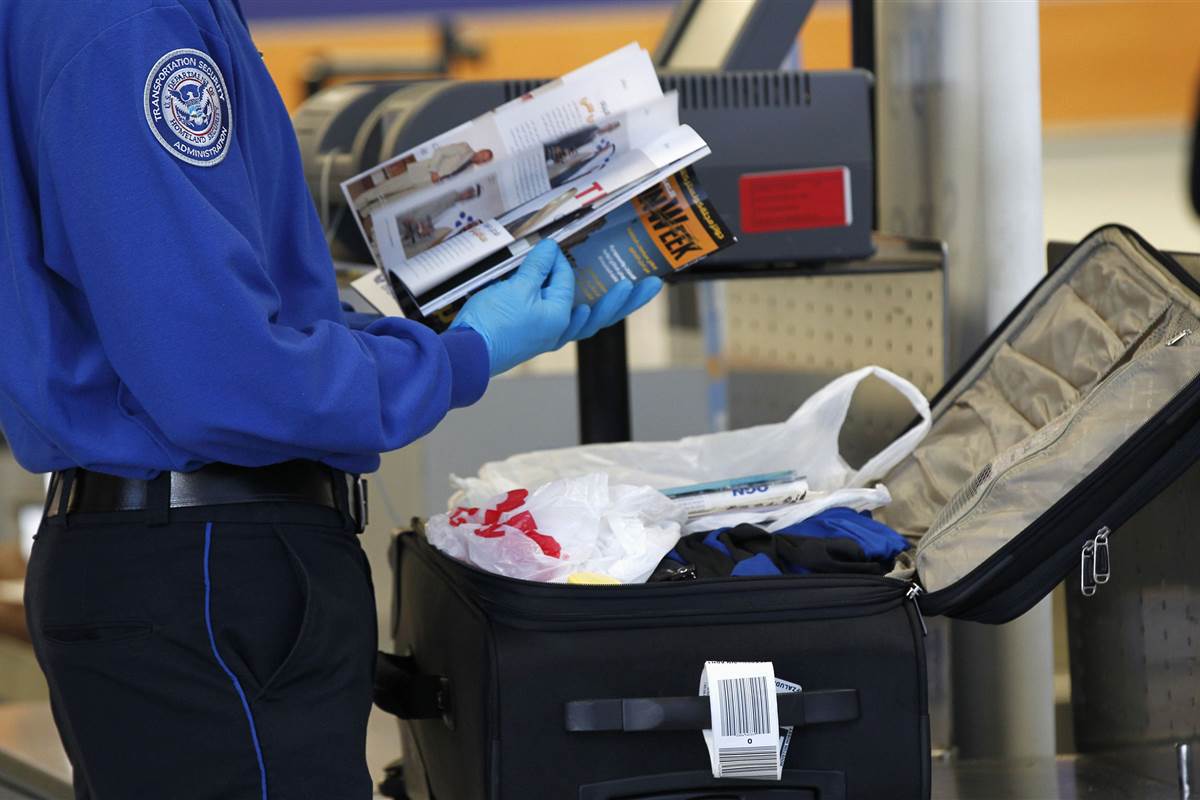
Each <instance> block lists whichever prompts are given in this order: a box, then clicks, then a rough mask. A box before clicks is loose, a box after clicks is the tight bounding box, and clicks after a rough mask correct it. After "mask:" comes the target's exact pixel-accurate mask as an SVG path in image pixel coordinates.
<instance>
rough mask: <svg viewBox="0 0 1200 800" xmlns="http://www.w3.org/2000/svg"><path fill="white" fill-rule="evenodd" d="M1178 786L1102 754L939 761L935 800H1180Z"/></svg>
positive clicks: (934, 766) (934, 787)
mask: <svg viewBox="0 0 1200 800" xmlns="http://www.w3.org/2000/svg"><path fill="white" fill-rule="evenodd" d="M1176 797H1177V794H1176V790H1175V787H1174V786H1173V785H1172V784H1170V783H1167V782H1164V781H1159V780H1154V779H1151V778H1146V777H1142V776H1140V775H1137V774H1135V773H1133V772H1130V771H1129V770H1127V769H1125V768H1123V767H1122V766H1121V765H1118V764H1115V763H1113V762H1111V761H1108V760H1106V759H1104V758H1101V757H1098V756H1060V757H1058V758H1031V759H1014V760H1008V761H998V760H997V761H989V760H979V761H962V762H957V763H955V762H953V761H951V762H935V763H934V765H933V798H932V800H1083V799H1084V798H1086V800H1176Z"/></svg>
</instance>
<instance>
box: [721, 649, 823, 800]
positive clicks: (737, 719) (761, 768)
mask: <svg viewBox="0 0 1200 800" xmlns="http://www.w3.org/2000/svg"><path fill="white" fill-rule="evenodd" d="M710 687H712V691H711V692H710ZM798 691H800V687H799V686H797V685H796V684H794V683H791V682H790V681H782V680H777V679H776V678H775V665H774V664H772V663H771V662H769V661H767V662H728V661H708V662H705V664H704V670H703V672H701V674H700V696H701V697H708V699H709V710H710V713H711V715H712V727H711V728H708V729H705V731H704V743H705V745H706V746H707V748H708V757H709V761H710V762H711V764H712V774H713V777H714V778H743V779H754V780H771V781H777V780H779V779H780V778H781V777H782V776H783V762H784V759H785V758H786V757H787V748H788V745H789V744H790V743H791V738H792V728H791V727H787V728H784V729H783V737H782V739H781V738H780V729H779V705H778V703H777V701H776V699H775V695H776V693H777V692H785V693H788V692H798Z"/></svg>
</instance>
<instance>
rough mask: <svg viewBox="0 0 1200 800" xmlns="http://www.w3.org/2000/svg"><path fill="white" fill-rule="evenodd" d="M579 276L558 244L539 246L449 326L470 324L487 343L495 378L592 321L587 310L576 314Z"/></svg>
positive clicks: (547, 242)
mask: <svg viewBox="0 0 1200 800" xmlns="http://www.w3.org/2000/svg"><path fill="white" fill-rule="evenodd" d="M574 299H575V273H574V272H573V271H572V270H571V265H570V263H569V262H568V261H567V258H566V256H564V255H563V254H562V250H560V249H559V247H558V244H557V243H556V242H554V241H551V240H548V239H547V240H545V241H542V242H539V243H538V245H537V246H536V247H534V248H533V249H532V250H530V251H529V255H527V256H526V257H525V260H524V261H522V262H521V265H520V266H519V267H517V271H516V272H514V273H513V274H512V275H510V276H509V277H507V278H505V279H504V280H502V281H498V282H496V283H493V284H492V285H491V286H488V287H486V288H484V289H481V290H480V291H479V292H477V293H476V294H475V295H474V296H473V297H472V298H471V299H470V300H468V301H467V302H466V304H464V305H463V307H462V309H461V310H460V311H459V312H458V314H457V315H456V316H455V317H454V322H453V323H451V325H450V327H452V328H459V327H462V326H464V325H465V326H468V327H470V328H471V329H473V330H474V331H475V332H476V333H478V334H479V335H480V336H482V337H483V340H484V342H485V343H486V344H487V350H488V357H489V360H490V365H491V374H492V375H499V374H500V373H501V372H507V371H508V370H510V369H512V368H513V367H515V366H516V365H517V364H520V363H521V362H523V361H527V360H529V359H531V358H533V357H534V356H536V355H539V354H541V353H545V352H547V351H549V350H556V349H558V348H559V347H561V346H562V345H563V344H565V343H566V342H568V341H570V340H571V338H573V337H574V335H575V334H577V333H578V332H579V331H580V330H581V329H582V328H583V325H584V323H585V322H586V321H587V317H588V314H587V306H580V307H579V308H577V309H575V310H574V311H572V309H571V302H572V301H573V300H574Z"/></svg>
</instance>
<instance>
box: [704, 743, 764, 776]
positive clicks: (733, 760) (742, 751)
mask: <svg viewBox="0 0 1200 800" xmlns="http://www.w3.org/2000/svg"><path fill="white" fill-rule="evenodd" d="M778 758H779V752H778V751H777V750H776V749H775V748H774V747H730V748H726V749H722V750H718V751H717V762H718V765H719V767H720V770H721V775H727V776H729V777H734V778H736V777H742V778H745V777H750V776H753V775H769V776H770V777H772V778H774V777H775V769H776V764H778V763H779V761H778Z"/></svg>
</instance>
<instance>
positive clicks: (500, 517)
mask: <svg viewBox="0 0 1200 800" xmlns="http://www.w3.org/2000/svg"><path fill="white" fill-rule="evenodd" d="M685 519H686V515H685V513H684V512H682V511H681V510H680V509H679V508H678V507H677V506H676V505H675V503H673V502H672V501H671V500H669V499H668V498H667V497H665V496H664V495H662V494H661V493H660V492H658V491H656V490H654V489H651V488H650V487H648V486H624V485H613V486H610V485H609V482H608V476H607V475H605V474H603V473H593V474H590V475H582V476H578V477H573V478H565V479H562V480H556V481H551V482H550V483H547V484H545V485H544V486H542V487H541V488H538V489H536V490H534V491H533V492H530V491H528V490H526V489H513V490H511V491H509V492H507V493H505V494H502V495H498V496H496V497H493V498H492V499H490V500H488V501H486V502H484V503H481V504H480V505H478V506H470V507H468V506H459V507H457V508H454V509H452V510H451V511H450V512H449V513H448V514H438V515H437V516H435V517H432V518H430V520H429V521H428V522H427V523H426V526H425V535H426V538H427V539H428V540H429V543H430V544H432V545H433V546H434V547H436V548H438V549H439V550H441V551H442V552H444V553H446V554H447V555H449V556H452V557H454V558H457V559H459V560H460V561H465V562H467V563H468V564H473V565H475V566H477V567H479V568H480V569H484V570H487V571H488V572H493V573H496V574H499V575H505V576H507V577H510V578H522V579H525V580H534V581H545V582H552V583H563V582H565V581H566V580H567V578H568V577H569V576H570V575H572V574H573V573H594V574H599V575H604V576H608V577H610V578H613V579H614V580H617V581H620V582H621V583H641V582H644V581H645V580H646V579H647V578H649V577H650V574H651V573H652V572H653V571H654V569H655V568H656V567H657V566H658V563H659V562H660V561H661V560H662V559H663V556H665V555H666V554H667V553H668V552H670V550H671V548H673V547H674V546H675V543H676V542H677V541H678V540H679V536H680V531H681V526H682V523H683V522H684V520H685Z"/></svg>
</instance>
